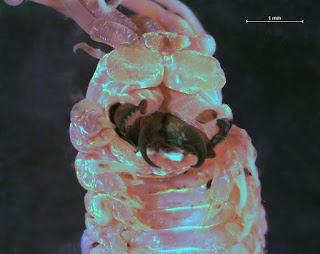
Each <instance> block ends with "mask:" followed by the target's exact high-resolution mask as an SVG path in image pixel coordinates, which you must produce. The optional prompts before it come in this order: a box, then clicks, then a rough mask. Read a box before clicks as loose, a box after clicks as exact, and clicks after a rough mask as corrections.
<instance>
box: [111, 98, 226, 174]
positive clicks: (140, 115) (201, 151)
mask: <svg viewBox="0 0 320 254" xmlns="http://www.w3.org/2000/svg"><path fill="white" fill-rule="evenodd" d="M147 104H148V103H147V101H146V100H142V101H141V102H140V103H139V105H137V106H136V105H133V104H129V103H125V104H120V103H119V104H115V105H113V106H112V107H111V108H110V120H111V122H112V123H114V124H115V126H116V129H115V131H116V132H117V133H118V135H119V136H120V137H121V138H123V139H124V140H126V141H127V142H128V143H129V144H131V145H133V146H136V147H138V148H139V150H140V153H141V155H142V157H143V158H144V159H145V161H146V162H147V163H148V164H149V165H151V166H153V167H158V168H159V166H158V165H156V164H154V163H153V162H152V161H151V160H150V159H149V157H148V155H147V149H152V150H154V151H157V152H158V151H162V152H164V151H165V152H172V151H178V150H182V151H183V152H184V153H191V154H194V155H196V156H197V158H198V161H197V163H196V164H195V165H192V167H194V168H198V167H200V166H202V164H203V163H204V162H205V160H206V159H208V158H214V157H215V156H216V154H215V151H214V150H213V149H214V147H215V146H217V145H218V144H219V143H221V142H222V141H223V140H224V139H225V138H226V137H227V135H228V132H229V130H230V128H231V126H232V122H231V120H229V119H218V120H217V125H218V127H219V128H220V130H219V132H218V133H217V134H216V135H214V136H213V137H212V138H211V139H210V140H209V138H208V137H207V136H206V135H205V134H204V133H203V132H202V131H201V130H199V129H197V128H195V127H193V126H192V125H190V124H188V123H186V122H185V121H183V120H181V119H180V118H178V117H177V116H175V115H173V114H171V113H162V112H155V113H153V114H151V115H149V116H145V115H144V114H145V112H146V108H147ZM133 115H134V117H133ZM131 117H132V118H134V119H131ZM129 120H130V121H129ZM211 120H212V119H211ZM129 122H130V124H129Z"/></svg>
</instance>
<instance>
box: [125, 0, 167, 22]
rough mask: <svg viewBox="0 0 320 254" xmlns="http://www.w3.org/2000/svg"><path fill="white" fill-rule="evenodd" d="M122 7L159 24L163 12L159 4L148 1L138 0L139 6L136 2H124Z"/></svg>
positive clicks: (126, 0)
mask: <svg viewBox="0 0 320 254" xmlns="http://www.w3.org/2000/svg"><path fill="white" fill-rule="evenodd" d="M122 5H123V6H124V7H126V8H128V9H129V10H131V11H134V12H136V13H137V14H138V15H141V16H147V17H150V18H152V19H154V20H155V21H158V22H160V20H161V15H162V13H163V12H164V11H165V9H164V8H163V7H161V6H160V5H159V4H157V3H155V2H153V1H149V0H139V4H137V2H136V1H132V0H124V1H123V2H122Z"/></svg>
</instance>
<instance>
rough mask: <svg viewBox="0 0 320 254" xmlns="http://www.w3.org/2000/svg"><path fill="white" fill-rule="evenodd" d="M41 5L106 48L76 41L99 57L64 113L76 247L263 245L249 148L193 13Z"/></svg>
mask: <svg viewBox="0 0 320 254" xmlns="http://www.w3.org/2000/svg"><path fill="white" fill-rule="evenodd" d="M8 2H9V3H10V2H11V1H8ZM40 2H41V1H40ZM14 3H16V2H12V4H14ZM43 4H46V5H49V6H51V7H53V8H56V9H57V10H59V11H60V12H62V13H64V14H65V15H67V16H69V17H71V18H73V19H74V20H76V22H77V23H78V24H79V25H80V26H81V27H82V28H83V29H84V30H85V31H86V32H87V33H88V34H90V36H91V38H92V39H93V40H96V41H98V42H102V43H106V44H108V45H111V46H112V47H114V48H115V49H114V50H113V51H111V52H110V53H108V54H104V53H103V52H102V51H100V50H96V49H93V48H91V47H90V46H88V45H86V44H78V45H77V46H76V47H75V48H81V49H83V50H85V51H87V52H88V53H89V54H90V55H92V56H94V57H96V58H99V59H100V60H99V63H98V66H97V68H96V71H95V73H94V75H93V77H92V79H91V81H90V83H89V87H88V91H87V94H86V98H85V99H83V100H82V101H80V102H79V103H77V104H76V105H75V106H74V107H73V109H72V112H71V125H70V136H71V141H72V143H73V145H74V147H75V148H76V149H77V150H78V151H79V153H78V156H77V158H76V163H75V164H76V174H77V177H78V180H79V182H80V184H81V185H82V186H83V188H85V189H86V190H88V192H87V194H86V196H85V207H86V210H87V214H86V219H85V220H86V230H85V232H84V234H83V237H82V242H81V246H82V251H83V253H84V254H89V253H90V254H97V253H104V254H105V253H116V254H122V253H167V252H169V253H186V254H187V253H190V254H191V253H216V254H218V253H230V254H239V253H243V254H246V253H248V254H249V253H255V254H258V253H263V249H264V247H265V238H264V235H265V233H266V230H267V225H266V220H265V211H264V208H263V207H262V205H261V198H260V182H259V179H258V172H257V169H256V167H255V159H256V152H255V149H254V147H253V146H252V144H251V140H250V138H249V136H248V135H247V133H246V131H245V130H242V129H240V128H238V127H236V126H235V125H232V112H231V109H230V108H229V107H228V106H227V105H226V104H223V103H222V95H221V88H222V87H223V86H224V85H225V82H226V79H225V75H224V72H223V70H222V69H221V66H220V64H219V62H218V60H217V59H215V58H214V57H212V56H211V55H212V54H213V53H214V51H215V42H214V40H213V38H212V37H211V36H209V35H207V34H206V33H205V31H204V29H203V28H202V26H201V24H200V22H199V21H198V20H197V19H196V17H195V16H194V14H193V13H192V12H191V11H190V10H189V9H188V8H187V7H186V6H185V5H184V4H182V3H181V2H179V1H177V0H172V1H166V0H157V1H149V0H139V1H133V0H123V1H109V3H108V4H106V3H105V2H104V1H100V0H99V1H97V2H96V1H82V2H80V1H76V0H62V1H61V2H60V1H45V2H43ZM119 4H121V5H123V6H124V7H126V8H128V9H129V10H131V11H133V12H134V13H135V14H136V15H134V16H132V17H126V16H124V15H122V14H121V13H120V12H119V11H118V10H117V9H116V8H117V6H118V5H119Z"/></svg>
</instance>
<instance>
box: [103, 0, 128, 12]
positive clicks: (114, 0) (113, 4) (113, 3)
mask: <svg viewBox="0 0 320 254" xmlns="http://www.w3.org/2000/svg"><path fill="white" fill-rule="evenodd" d="M97 1H98V3H99V6H100V8H101V9H102V10H103V11H104V12H105V13H111V12H112V11H113V10H115V9H116V8H117V7H118V6H119V5H120V4H121V2H122V1H123V0H110V1H109V3H108V4H106V2H105V0H97Z"/></svg>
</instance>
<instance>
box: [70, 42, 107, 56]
mask: <svg viewBox="0 0 320 254" xmlns="http://www.w3.org/2000/svg"><path fill="white" fill-rule="evenodd" d="M78 49H82V50H83V51H84V52H86V53H87V54H89V55H90V56H92V57H94V58H97V59H101V58H102V57H103V56H105V55H106V54H107V53H106V52H103V51H102V50H100V49H96V48H93V47H91V46H89V45H88V44H87V43H85V42H80V43H78V44H76V45H74V46H73V52H74V53H75V52H76V51H77V50H78Z"/></svg>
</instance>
